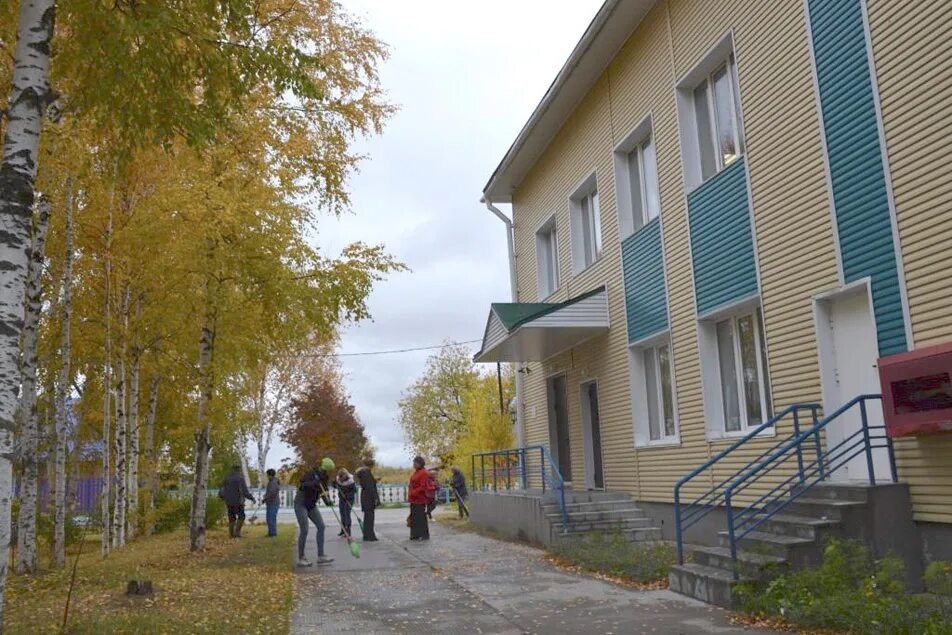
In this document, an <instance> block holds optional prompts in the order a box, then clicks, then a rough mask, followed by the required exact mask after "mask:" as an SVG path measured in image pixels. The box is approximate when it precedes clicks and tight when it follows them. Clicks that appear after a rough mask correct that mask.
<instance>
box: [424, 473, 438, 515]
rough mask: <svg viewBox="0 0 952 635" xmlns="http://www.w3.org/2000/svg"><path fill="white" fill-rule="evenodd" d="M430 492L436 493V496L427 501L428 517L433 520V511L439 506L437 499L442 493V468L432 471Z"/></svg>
mask: <svg viewBox="0 0 952 635" xmlns="http://www.w3.org/2000/svg"><path fill="white" fill-rule="evenodd" d="M430 490H431V491H433V492H436V495H435V496H433V498H430V499H428V500H427V501H426V517H427V518H429V519H430V520H433V510H434V509H436V506H437V505H438V504H439V501H438V500H437V499H438V498H439V492H440V468H438V467H434V468H433V469H432V470H430Z"/></svg>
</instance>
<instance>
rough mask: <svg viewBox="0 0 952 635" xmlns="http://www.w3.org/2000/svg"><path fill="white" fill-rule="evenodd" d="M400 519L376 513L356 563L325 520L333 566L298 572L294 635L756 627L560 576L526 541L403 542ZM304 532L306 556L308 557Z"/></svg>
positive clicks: (664, 594)
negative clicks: (370, 538) (372, 532)
mask: <svg viewBox="0 0 952 635" xmlns="http://www.w3.org/2000/svg"><path fill="white" fill-rule="evenodd" d="M405 518H406V510H399V509H398V510H380V512H378V530H377V535H378V536H379V537H380V538H381V541H380V542H377V543H363V544H362V545H361V548H362V553H361V558H360V559H355V558H352V557H351V556H350V554H349V552H348V551H347V546H346V542H345V541H344V540H341V539H338V538H337V537H336V535H332V534H336V533H337V532H336V530H335V531H331V530H330V529H331V528H332V527H334V526H335V525H333V522H334V520H333V518H332V517H331V518H329V519H328V520H329V521H330V522H328V534H329V536H328V539H327V552H328V555H331V556H332V557H334V558H335V562H334V563H333V564H331V565H329V566H326V567H310V568H307V569H302V570H299V573H300V575H299V576H298V578H297V588H296V592H295V609H294V615H293V618H292V629H291V631H292V633H357V632H359V633H421V632H440V633H454V634H462V633H506V634H508V633H578V632H585V633H592V634H596V633H606V634H607V633H665V634H668V633H672V634H680V633H740V632H745V631H752V630H754V629H745V628H743V627H739V626H733V625H731V624H729V622H728V619H727V613H726V612H725V611H723V610H721V609H718V608H716V607H712V606H708V605H706V604H703V603H701V602H697V601H695V600H691V599H689V598H686V597H683V596H681V595H678V594H676V593H673V592H671V591H667V590H657V591H639V590H634V589H629V588H626V587H622V586H619V585H615V584H611V583H609V582H603V581H600V580H596V579H594V578H591V577H588V576H584V575H578V574H574V573H571V572H567V571H563V570H561V569H559V568H557V567H555V566H553V565H552V564H550V563H549V562H547V561H546V560H544V559H543V556H544V552H542V551H540V550H537V549H535V548H532V547H529V546H527V545H521V544H513V543H509V542H504V541H499V540H494V539H492V538H487V537H485V536H481V535H478V534H474V533H470V532H462V531H457V530H454V529H451V528H448V527H446V526H445V525H441V524H439V523H431V525H430V533H431V536H432V539H431V540H430V541H427V542H411V541H410V540H409V530H407V528H406V527H405V525H404V521H405ZM355 531H357V530H356V524H355ZM357 533H358V534H359V531H357ZM312 536H313V534H312ZM312 536H309V538H310V540H309V544H308V556H309V557H310V558H311V559H314V558H316V547H315V545H314V539H313V537H312ZM759 632H763V631H759Z"/></svg>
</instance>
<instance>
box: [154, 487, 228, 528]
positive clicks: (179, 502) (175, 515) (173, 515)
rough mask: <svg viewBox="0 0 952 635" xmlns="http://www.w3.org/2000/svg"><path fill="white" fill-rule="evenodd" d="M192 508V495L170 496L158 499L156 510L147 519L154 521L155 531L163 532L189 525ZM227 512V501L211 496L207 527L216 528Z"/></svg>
mask: <svg viewBox="0 0 952 635" xmlns="http://www.w3.org/2000/svg"><path fill="white" fill-rule="evenodd" d="M191 510H192V497H191V496H169V497H166V498H162V499H160V500H159V501H158V504H157V505H156V508H155V510H153V511H152V512H151V513H150V514H149V518H147V521H149V522H152V523H154V525H155V533H157V534H161V533H164V532H167V531H174V530H176V529H178V528H180V527H186V526H188V519H189V515H190V513H191ZM226 512H227V508H226V507H225V501H223V500H221V499H220V498H218V497H217V496H211V497H209V499H208V502H207V503H206V504H205V527H206V528H207V529H214V528H215V527H217V526H218V525H220V524H221V523H222V520H224V518H225V515H226Z"/></svg>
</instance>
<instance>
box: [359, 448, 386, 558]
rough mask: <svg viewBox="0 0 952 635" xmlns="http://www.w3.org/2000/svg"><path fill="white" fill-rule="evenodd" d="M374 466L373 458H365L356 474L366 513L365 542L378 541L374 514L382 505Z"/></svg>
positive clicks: (361, 509)
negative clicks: (373, 470)
mask: <svg viewBox="0 0 952 635" xmlns="http://www.w3.org/2000/svg"><path fill="white" fill-rule="evenodd" d="M373 467H374V461H373V459H364V465H363V467H361V468H360V469H358V470H357V472H356V473H355V474H354V476H355V477H356V479H357V484H358V485H360V511H362V512H363V513H364V542H376V541H377V534H376V533H375V532H374V515H375V514H376V509H377V508H378V507H380V494H379V493H378V492H377V479H375V478H374V475H373V472H371V470H372V469H373Z"/></svg>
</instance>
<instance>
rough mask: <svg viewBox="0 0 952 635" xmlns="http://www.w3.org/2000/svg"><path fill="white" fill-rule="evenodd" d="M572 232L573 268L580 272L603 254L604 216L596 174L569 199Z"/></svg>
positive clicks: (574, 270) (575, 271)
mask: <svg viewBox="0 0 952 635" xmlns="http://www.w3.org/2000/svg"><path fill="white" fill-rule="evenodd" d="M569 213H570V215H571V232H572V270H573V272H574V273H580V272H581V271H584V270H585V269H587V268H588V267H589V266H590V265H591V264H592V263H593V262H595V261H596V260H598V257H599V256H601V255H602V218H601V211H600V209H599V206H598V185H597V183H596V180H595V174H594V173H593V174H592V175H591V176H590V177H588V178H587V179H585V182H583V183H582V185H581V186H580V187H579V188H578V189H577V190H576V191H575V194H573V195H572V196H571V198H570V199H569Z"/></svg>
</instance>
